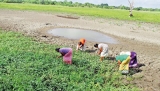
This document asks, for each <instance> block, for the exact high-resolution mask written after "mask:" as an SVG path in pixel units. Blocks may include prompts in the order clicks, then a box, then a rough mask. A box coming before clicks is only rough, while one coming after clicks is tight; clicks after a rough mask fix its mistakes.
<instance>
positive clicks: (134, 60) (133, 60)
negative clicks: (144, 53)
mask: <svg viewBox="0 0 160 91" xmlns="http://www.w3.org/2000/svg"><path fill="white" fill-rule="evenodd" d="M120 55H130V57H131V60H130V63H129V67H137V66H138V62H137V53H136V52H133V51H127V52H124V51H122V52H120Z"/></svg>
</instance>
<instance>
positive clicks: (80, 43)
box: [76, 38, 86, 51]
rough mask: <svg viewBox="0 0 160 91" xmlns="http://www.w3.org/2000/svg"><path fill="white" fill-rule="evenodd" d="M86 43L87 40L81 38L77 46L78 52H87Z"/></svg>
mask: <svg viewBox="0 0 160 91" xmlns="http://www.w3.org/2000/svg"><path fill="white" fill-rule="evenodd" d="M85 42H86V40H85V39H84V38H81V39H80V40H79V42H78V44H77V48H76V50H82V51H85Z"/></svg>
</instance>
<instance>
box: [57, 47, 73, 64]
mask: <svg viewBox="0 0 160 91" xmlns="http://www.w3.org/2000/svg"><path fill="white" fill-rule="evenodd" d="M55 50H56V51H57V52H59V53H61V55H60V56H58V58H60V57H63V62H64V63H66V64H72V48H56V49H55Z"/></svg>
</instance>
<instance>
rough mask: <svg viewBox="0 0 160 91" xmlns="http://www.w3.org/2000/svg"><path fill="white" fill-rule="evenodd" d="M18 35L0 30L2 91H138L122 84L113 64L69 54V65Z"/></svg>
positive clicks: (46, 47) (47, 46)
mask: <svg viewBox="0 0 160 91" xmlns="http://www.w3.org/2000/svg"><path fill="white" fill-rule="evenodd" d="M56 47H59V46H57V45H50V44H45V43H40V42H37V41H34V39H32V38H30V37H27V36H24V35H22V34H20V33H15V32H11V31H4V30H0V89H1V90H2V91H13V90H14V91H100V90H101V91H138V89H137V88H135V87H134V86H132V85H130V84H128V85H126V84H124V83H123V82H122V81H121V79H122V76H121V74H120V73H119V72H118V68H117V64H116V63H115V62H111V61H108V60H105V61H104V62H100V61H99V57H98V56H93V55H91V54H88V53H85V52H80V51H79V52H76V51H75V50H74V51H73V64H72V65H66V64H64V63H63V61H62V58H57V56H58V55H60V54H58V53H57V52H56V51H55V48H56Z"/></svg>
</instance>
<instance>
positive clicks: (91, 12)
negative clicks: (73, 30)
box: [0, 3, 160, 23]
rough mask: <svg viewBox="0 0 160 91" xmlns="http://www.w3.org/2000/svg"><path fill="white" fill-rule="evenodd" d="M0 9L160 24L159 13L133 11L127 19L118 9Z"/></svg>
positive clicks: (11, 6) (1, 5) (125, 12)
mask: <svg viewBox="0 0 160 91" xmlns="http://www.w3.org/2000/svg"><path fill="white" fill-rule="evenodd" d="M0 9H16V10H35V11H45V12H52V13H55V12H63V13H71V14H77V15H84V16H95V17H100V18H113V19H120V20H131V21H140V22H150V23H160V12H149V11H146V12H145V11H133V15H134V17H129V11H128V10H118V9H100V8H87V7H67V6H57V5H38V4H25V3H24V4H16V3H14V4H13V3H0Z"/></svg>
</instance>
